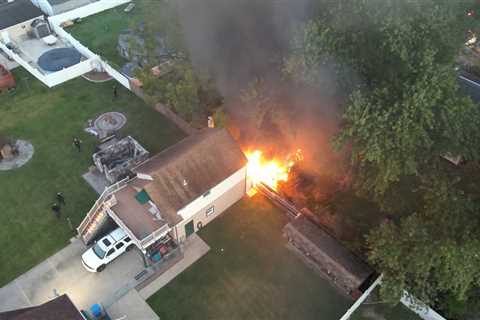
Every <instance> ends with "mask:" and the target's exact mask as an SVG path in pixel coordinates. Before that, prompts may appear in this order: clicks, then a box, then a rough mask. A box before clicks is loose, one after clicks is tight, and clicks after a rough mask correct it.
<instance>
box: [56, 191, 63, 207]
mask: <svg viewBox="0 0 480 320" xmlns="http://www.w3.org/2000/svg"><path fill="white" fill-rule="evenodd" d="M56 197H57V201H58V203H59V204H60V205H62V206H64V205H65V197H64V196H63V192H57V195H56Z"/></svg>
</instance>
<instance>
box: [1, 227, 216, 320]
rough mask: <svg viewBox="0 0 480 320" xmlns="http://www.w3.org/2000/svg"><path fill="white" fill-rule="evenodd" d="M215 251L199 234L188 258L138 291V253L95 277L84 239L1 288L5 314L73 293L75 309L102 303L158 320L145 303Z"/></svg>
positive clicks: (119, 314) (116, 313)
mask: <svg viewBox="0 0 480 320" xmlns="http://www.w3.org/2000/svg"><path fill="white" fill-rule="evenodd" d="M209 249H210V248H209V247H208V245H207V244H206V243H205V242H204V241H203V240H202V239H200V237H199V236H198V235H196V234H194V235H192V236H191V237H190V238H189V239H188V241H187V242H186V243H185V245H184V247H183V250H184V251H183V252H184V258H183V259H182V260H180V261H179V262H177V263H176V264H175V265H173V266H172V267H171V268H170V269H168V270H167V271H166V272H164V273H163V274H161V275H160V276H159V277H158V278H156V279H155V280H153V281H151V282H149V283H148V285H146V286H145V287H144V288H143V289H141V290H140V292H138V291H137V290H135V289H134V288H135V286H136V285H138V281H136V280H135V276H137V275H138V274H139V273H141V272H142V271H144V269H145V268H144V264H143V259H142V257H141V253H140V251H138V250H131V251H129V252H126V253H124V254H123V255H121V256H120V257H118V258H117V259H116V260H114V261H113V262H112V263H110V264H109V265H108V266H107V268H105V270H104V271H102V272H100V273H90V272H88V271H86V270H85V269H84V268H83V266H82V263H81V259H80V256H81V255H82V253H83V252H84V251H85V250H86V247H85V246H84V245H83V243H82V242H81V241H80V240H75V241H74V242H73V243H71V244H70V245H68V246H67V247H65V248H64V249H62V250H61V251H59V252H58V253H56V254H55V255H53V256H51V257H50V258H48V259H47V260H45V261H44V262H42V263H40V264H39V265H37V266H36V267H34V268H33V269H31V270H30V271H28V272H26V273H25V274H23V275H21V276H20V277H18V278H17V279H15V280H14V281H12V282H11V283H9V284H8V285H6V286H5V287H3V288H0V312H2V311H9V310H13V309H19V308H24V307H28V306H32V305H38V304H41V303H44V302H47V301H49V300H51V299H52V298H54V297H55V295H56V294H64V293H66V294H68V296H69V297H70V299H71V300H72V302H73V303H74V304H75V306H76V307H77V308H78V309H79V310H81V309H84V310H88V309H89V308H90V306H91V305H92V304H94V303H102V304H103V305H104V306H105V307H106V308H107V312H108V313H109V314H110V315H111V316H112V317H116V318H122V319H123V318H124V317H127V318H125V319H134V320H158V319H159V318H158V316H157V315H156V314H155V312H153V310H152V309H151V308H150V306H149V305H148V304H147V303H146V302H145V299H146V298H148V297H149V296H151V295H152V294H153V293H154V292H156V291H157V290H159V289H160V288H162V287H163V286H164V285H166V284H167V283H168V282H169V281H171V280H172V279H173V278H175V277H176V276H177V275H178V274H180V273H181V272H182V271H183V270H185V269H186V268H187V267H188V266H190V265H191V264H193V263H194V262H195V261H197V260H198V259H200V258H201V257H202V256H203V255H205V254H206V253H207V252H208V250H209Z"/></svg>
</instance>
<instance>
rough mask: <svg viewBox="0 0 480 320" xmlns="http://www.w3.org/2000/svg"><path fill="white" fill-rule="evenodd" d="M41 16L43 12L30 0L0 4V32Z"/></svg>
mask: <svg viewBox="0 0 480 320" xmlns="http://www.w3.org/2000/svg"><path fill="white" fill-rule="evenodd" d="M41 16H43V12H42V11H41V10H40V9H39V8H37V7H35V6H34V5H33V4H32V3H31V2H30V0H15V1H13V2H6V3H2V2H0V30H3V29H6V28H9V27H11V26H14V25H17V24H20V23H22V22H25V21H28V20H31V19H33V18H37V17H41Z"/></svg>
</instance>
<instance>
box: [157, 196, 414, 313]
mask: <svg viewBox="0 0 480 320" xmlns="http://www.w3.org/2000/svg"><path fill="white" fill-rule="evenodd" d="M285 223H286V218H285V217H284V214H283V213H282V212H280V211H279V210H278V209H276V208H275V207H273V206H272V205H271V204H270V203H269V202H268V201H267V200H265V199H264V198H263V197H261V196H255V197H254V198H251V199H244V200H242V201H240V202H239V203H237V204H236V205H235V206H233V207H232V208H231V209H229V210H228V212H227V213H225V214H224V215H222V216H221V217H218V218H217V219H216V220H215V221H213V222H212V223H211V224H209V225H208V226H207V227H206V228H205V229H203V230H202V231H201V232H200V236H201V237H202V238H203V239H204V240H205V241H206V242H207V243H208V245H210V247H211V251H210V252H209V253H208V254H207V255H206V256H205V257H203V258H202V259H200V260H199V261H198V262H197V263H195V264H194V265H193V266H192V267H190V268H189V269H187V270H186V271H185V272H183V273H182V274H181V275H179V276H178V277H177V278H176V279H175V280H174V281H173V282H171V283H170V284H168V285H167V286H166V287H164V288H163V289H161V290H160V291H159V292H157V293H156V294H155V295H154V296H152V297H151V298H150V299H149V300H148V303H149V304H150V306H151V307H152V308H153V309H154V310H155V311H156V312H157V314H158V315H159V316H160V318H162V319H169V320H178V319H305V320H307V319H312V320H314V319H315V320H335V319H339V318H340V316H342V315H343V314H344V313H345V312H346V310H347V309H348V308H349V306H350V304H351V303H352V302H351V301H350V300H348V299H347V298H345V297H344V296H342V295H340V294H339V293H338V292H337V291H336V290H335V289H334V288H333V287H331V286H330V284H329V283H327V282H326V281H324V280H323V279H322V278H321V277H319V276H318V275H317V274H316V273H314V272H313V271H312V270H310V269H309V268H307V267H306V266H305V265H304V264H303V262H301V260H300V259H299V258H297V257H296V256H295V255H293V253H291V252H290V251H289V250H288V249H287V248H286V247H285V239H283V238H282V235H281V228H282V227H283V225H284V224H285ZM388 311H389V312H390V313H389V317H388V318H386V319H389V320H411V319H415V318H414V317H413V318H408V316H411V314H410V313H408V312H407V313H403V311H404V310H402V309H400V311H398V312H397V310H393V311H392V310H391V309H390V308H389V309H388ZM381 314H383V313H381ZM405 315H407V316H405ZM355 319H356V320H368V319H372V318H369V317H368V314H367V315H366V316H364V315H363V314H359V315H358V317H356V318H355ZM380 319H381V318H380Z"/></svg>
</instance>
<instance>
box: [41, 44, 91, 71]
mask: <svg viewBox="0 0 480 320" xmlns="http://www.w3.org/2000/svg"><path fill="white" fill-rule="evenodd" d="M81 58H82V55H81V54H80V52H78V51H77V49H75V48H57V49H52V50H49V51H47V52H45V53H44V54H42V55H41V56H40V58H38V65H39V66H40V68H42V69H43V70H45V71H51V72H55V71H60V70H62V69H65V68H68V67H71V66H73V65H75V64H77V63H79V62H80V60H81Z"/></svg>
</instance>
